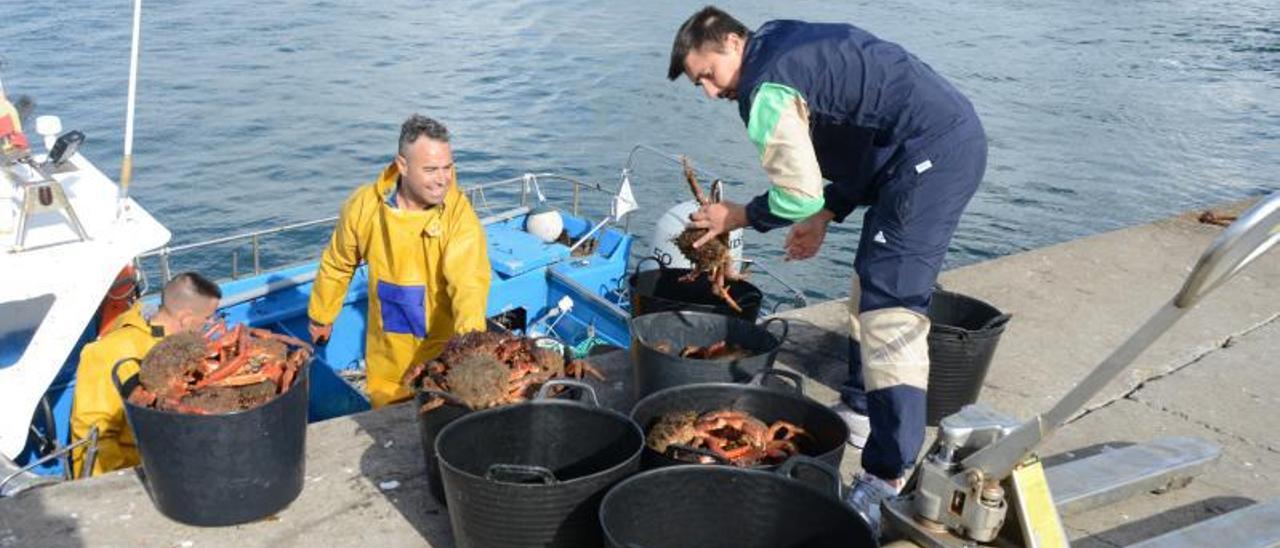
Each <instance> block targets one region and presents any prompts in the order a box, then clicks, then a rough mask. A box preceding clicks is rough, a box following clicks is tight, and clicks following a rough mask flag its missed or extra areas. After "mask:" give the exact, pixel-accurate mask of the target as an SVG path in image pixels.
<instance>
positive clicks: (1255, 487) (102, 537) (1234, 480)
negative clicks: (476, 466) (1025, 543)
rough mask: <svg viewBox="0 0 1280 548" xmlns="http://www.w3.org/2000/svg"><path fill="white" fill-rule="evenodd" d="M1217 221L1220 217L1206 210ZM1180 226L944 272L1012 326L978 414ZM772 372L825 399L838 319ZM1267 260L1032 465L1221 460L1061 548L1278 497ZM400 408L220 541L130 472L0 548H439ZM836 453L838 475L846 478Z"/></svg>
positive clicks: (1122, 329) (1279, 363)
mask: <svg viewBox="0 0 1280 548" xmlns="http://www.w3.org/2000/svg"><path fill="white" fill-rule="evenodd" d="M1219 211H1221V210H1219ZM1221 230H1222V229H1221V228H1220V227H1218V226H1214V225H1208V224H1201V223H1199V222H1198V221H1197V220H1196V218H1195V215H1193V214H1188V215H1183V216H1179V217H1175V218H1170V219H1166V220H1162V221H1158V222H1155V223H1152V224H1148V225H1143V226H1138V227H1134V228H1129V229H1124V230H1119V231H1115V232H1109V233H1105V234H1100V235H1096V236H1093V237H1089V238H1085V239H1081V240H1076V241H1073V242H1068V243H1064V244H1060V245H1056V246H1052V247H1048V248H1044V249H1039V250H1035V251H1031V252H1026V253H1022V254H1018V255H1013V256H1009V257H1004V258H1000V259H996V260H992V261H988V262H985V263H981V264H977V265H972V266H968V267H965V268H960V269H956V270H952V271H948V272H946V273H945V274H944V275H943V277H942V279H941V283H942V284H943V285H944V286H945V287H946V288H947V289H949V290H952V291H958V292H961V293H964V294H967V295H972V296H975V297H978V298H980V299H983V300H985V301H988V302H990V303H992V304H994V305H995V306H997V307H998V308H1000V309H1002V310H1003V311H1006V312H1009V313H1012V314H1013V320H1012V321H1011V322H1010V324H1009V327H1008V329H1007V330H1006V332H1005V334H1004V337H1003V339H1002V341H1001V343H1000V347H999V350H998V351H997V353H996V356H995V361H994V363H993V364H992V368H991V371H990V373H989V375H988V378H987V383H986V385H985V387H984V388H983V391H982V395H981V400H982V401H984V402H986V403H988V404H989V405H991V406H993V407H995V408H997V409H1000V410H1003V411H1005V412H1007V413H1010V414H1013V415H1015V416H1018V417H1027V416H1030V415H1032V414H1034V413H1036V412H1040V411H1044V410H1047V409H1048V408H1049V407H1050V406H1051V405H1052V404H1053V403H1055V402H1056V401H1057V399H1058V398H1059V397H1060V396H1061V395H1063V394H1064V393H1065V392H1066V391H1067V390H1068V389H1070V388H1071V387H1072V386H1073V385H1074V383H1076V382H1077V381H1079V380H1080V379H1081V378H1083V376H1084V375H1085V374H1086V373H1087V372H1088V371H1089V370H1090V369H1092V368H1093V366H1094V365H1096V364H1097V363H1098V362H1099V361H1100V360H1102V358H1104V357H1105V356H1106V355H1107V354H1108V353H1109V352H1110V351H1111V350H1113V349H1114V348H1115V347H1116V346H1117V345H1118V344H1119V343H1120V342H1121V341H1123V340H1124V339H1125V338H1127V337H1128V336H1129V334H1130V333H1131V332H1132V330H1133V329H1134V328H1136V327H1137V325H1139V324H1140V323H1141V322H1142V321H1143V320H1145V319H1146V318H1147V317H1148V316H1149V315H1150V314H1151V313H1152V312H1153V311H1155V310H1156V309H1157V308H1158V307H1159V306H1160V305H1161V304H1163V303H1164V302H1166V301H1167V300H1169V299H1170V298H1171V297H1172V296H1173V294H1174V293H1175V292H1176V291H1177V289H1178V288H1179V287H1180V286H1181V284H1182V281H1183V279H1184V277H1185V276H1186V274H1187V273H1188V272H1189V271H1190V268H1191V266H1192V265H1193V264H1194V263H1195V260H1196V259H1197V258H1198V257H1199V255H1200V253H1201V251H1203V250H1204V248H1205V247H1206V246H1207V245H1208V244H1209V242H1210V241H1211V240H1212V239H1213V238H1214V237H1215V236H1216V235H1217V234H1218V233H1219V232H1220V231H1221ZM780 315H781V316H784V317H788V318H790V319H792V320H794V322H793V326H792V330H791V333H792V337H791V338H790V340H789V342H788V343H787V344H786V345H785V347H784V348H783V351H782V353H781V354H780V357H779V361H780V362H781V363H782V364H783V365H784V366H786V367H789V368H792V369H795V370H798V371H801V372H804V373H806V374H807V375H809V376H810V377H811V378H812V380H813V382H809V383H808V384H807V387H808V390H807V391H808V394H809V395H810V396H812V397H814V398H815V399H818V400H820V401H823V402H824V403H830V402H834V401H835V398H836V394H835V391H834V390H833V388H834V387H836V386H838V385H839V383H840V382H841V381H842V380H843V376H844V363H845V358H844V354H845V351H846V350H845V348H846V343H845V337H846V334H847V330H848V328H847V317H846V313H845V308H844V303H843V302H840V301H832V302H826V303H822V304H819V305H816V306H812V307H809V308H805V309H799V310H792V311H788V312H785V313H782V314H780ZM596 362H597V364H598V365H599V366H600V367H602V368H603V369H605V371H606V374H608V375H609V378H610V382H608V383H605V384H604V385H602V386H601V387H600V388H601V392H602V395H603V396H604V399H605V403H606V404H608V405H611V406H614V407H617V408H619V409H626V408H628V407H629V405H630V403H631V401H632V400H631V398H630V395H629V393H628V392H629V380H630V375H629V373H628V370H627V369H628V364H627V357H626V354H624V353H614V354H611V355H606V356H602V357H601V358H599V359H597V360H596ZM1275 417H1280V252H1272V253H1270V254H1269V255H1267V256H1264V257H1262V258H1261V259H1259V260H1258V261H1256V262H1255V264H1254V265H1252V266H1251V267H1250V268H1249V269H1248V270H1246V271H1244V272H1242V273H1241V274H1240V275H1238V276H1237V277H1236V279H1234V280H1233V281H1231V282H1229V283H1228V284H1227V285H1224V286H1223V287H1221V288H1220V289H1219V290H1218V291H1217V292H1216V293H1214V294H1212V295H1210V296H1209V298H1208V299H1207V300H1206V301H1205V302H1204V303H1202V304H1201V305H1200V306H1199V307H1198V308H1197V309H1196V310H1194V311H1192V312H1191V313H1190V314H1188V315H1187V317H1185V318H1184V319H1183V321H1182V322H1181V323H1179V324H1178V325H1177V326H1175V327H1174V329H1173V330H1172V331H1170V332H1169V333H1168V334H1167V335H1166V336H1165V337H1164V338H1163V339H1161V340H1160V341H1159V342H1157V343H1156V344H1155V345H1154V346H1152V348H1151V349H1149V350H1148V351H1147V352H1146V353H1145V354H1144V355H1143V356H1142V357H1141V358H1140V359H1139V361H1138V363H1137V364H1135V365H1134V366H1133V367H1132V368H1131V369H1130V370H1129V371H1128V372H1127V373H1126V374H1125V375H1123V376H1122V378H1121V379H1120V380H1117V381H1116V382H1114V383H1113V384H1112V385H1111V386H1110V387H1108V388H1107V389H1106V390H1105V391H1104V392H1103V394H1102V395H1100V396H1099V397H1098V398H1097V399H1096V400H1095V401H1094V402H1093V403H1092V404H1091V405H1090V408H1089V410H1088V411H1086V412H1085V413H1083V414H1082V415H1081V416H1079V417H1078V418H1077V419H1076V420H1074V421H1073V422H1072V423H1071V424H1070V425H1069V426H1068V427H1067V428H1065V429H1063V430H1062V431H1061V432H1060V433H1059V435H1058V436H1057V437H1055V438H1053V439H1051V440H1050V441H1049V442H1048V444H1047V446H1046V447H1045V448H1044V450H1043V451H1042V454H1043V455H1045V456H1047V459H1046V460H1047V461H1048V462H1050V463H1054V462H1063V461H1066V460H1070V459H1073V458H1077V457H1079V456H1083V455H1088V454H1093V453H1096V452H1098V451H1105V450H1107V449H1108V448H1115V447H1121V446H1124V445H1128V444H1132V443H1140V442H1144V441H1149V440H1151V439H1154V438H1158V437H1164V436H1171V435H1184V436H1197V437H1201V438H1205V439H1207V440H1210V441H1212V442H1215V443H1217V444H1219V445H1220V446H1221V447H1222V457H1221V459H1219V460H1218V461H1217V462H1216V463H1215V464H1213V465H1211V466H1210V468H1209V469H1208V470H1207V472H1206V473H1205V474H1204V475H1203V476H1201V477H1199V478H1197V479H1196V480H1195V481H1193V482H1192V483H1191V484H1190V485H1189V486H1187V487H1185V488H1182V489H1178V490H1174V491H1170V492H1166V493H1163V494H1144V495H1139V496H1137V497H1134V498H1132V499H1129V500H1127V501H1124V502H1122V503H1119V504H1117V505H1114V506H1109V507H1107V508H1104V509H1100V510H1094V511H1091V512H1085V513H1082V514H1076V515H1069V516H1065V518H1064V519H1065V522H1066V526H1067V530H1068V534H1069V535H1070V536H1071V538H1072V540H1073V543H1074V545H1076V546H1122V545H1126V544H1130V543H1133V542H1136V541H1138V540H1142V539H1147V538H1150V537H1153V536H1156V535H1159V534H1161V533H1164V532H1167V531H1170V530H1173V529H1177V528H1179V527H1183V526H1186V525H1189V524H1191V523H1194V522H1198V521H1201V520H1204V519H1207V518H1211V517H1214V516H1217V515H1220V514H1222V513H1225V512H1229V511H1232V510H1236V509H1239V508H1242V507H1245V506H1249V505H1252V504H1255V503H1258V502H1262V501H1266V500H1268V499H1271V498H1273V497H1278V496H1280V442H1276V441H1274V440H1272V439H1271V437H1272V431H1271V430H1270V428H1269V427H1268V426H1267V424H1269V423H1270V421H1271V420H1275ZM421 451H422V448H421V444H420V441H419V439H418V430H417V423H416V418H415V416H414V409H413V408H412V406H411V405H396V406H392V407H390V408H387V409H383V410H379V411H374V412H369V413H363V414H359V415H353V416H349V417H343V418H339V419H333V420H329V421H325V422H322V423H317V424H313V425H311V427H310V430H309V431H308V444H307V464H306V467H307V479H306V487H305V488H304V490H303V492H302V495H301V496H300V497H299V498H298V500H296V501H295V502H294V503H293V504H292V505H291V506H290V507H289V508H287V509H286V510H285V511H283V512H281V513H280V514H278V515H276V516H273V517H271V518H268V519H265V520H262V521H259V522H255V523H251V524H248V525H243V526H237V527H225V528H212V529H204V528H194V527H188V526H183V525H180V524H177V523H175V522H172V521H169V520H168V519H166V518H164V517H163V516H162V515H160V514H159V513H158V512H157V511H156V510H155V508H154V507H153V506H152V504H151V501H150V500H149V499H148V497H147V494H146V491H145V489H144V488H143V486H142V484H141V482H140V480H139V477H138V474H137V473H136V472H135V471H122V472H117V473H114V474H110V475H107V476H105V477H100V478H94V479H91V480H85V481H77V482H73V483H70V484H64V485H59V486H55V487H49V488H43V489H37V490H34V491H31V492H28V493H25V494H23V495H21V496H19V497H17V498H14V499H7V500H0V547H10V546H69V547H75V546H85V547H89V546H93V547H99V546H101V547H106V546H117V547H127V548H142V547H153V546H155V547H162V546H163V547H173V546H177V547H195V546H236V547H251V546H316V545H318V546H357V545H360V546H363V545H371V546H423V545H428V546H436V547H446V546H453V542H452V538H451V533H450V528H449V520H448V515H447V513H446V512H445V510H444V509H443V508H441V507H439V506H438V505H437V504H436V503H435V502H434V501H433V500H431V498H430V497H429V495H427V491H426V483H425V481H426V480H425V475H424V471H423V468H424V465H423V462H422V453H421ZM857 457H858V455H857V452H856V451H852V450H850V451H848V452H847V455H846V459H845V463H844V466H843V468H842V472H843V473H844V474H845V476H846V479H847V478H848V477H850V476H851V475H852V474H853V473H854V472H856V470H857V462H858V458H857Z"/></svg>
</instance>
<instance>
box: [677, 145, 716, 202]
mask: <svg viewBox="0 0 1280 548" xmlns="http://www.w3.org/2000/svg"><path fill="white" fill-rule="evenodd" d="M680 163H681V164H683V165H684V179H685V180H686V181H688V182H689V189H690V190H692V191H693V198H694V199H695V200H697V201H698V204H699V205H707V204H709V203H711V201H710V200H707V196H706V195H705V194H703V193H702V185H700V184H698V177H697V175H694V173H693V165H692V164H690V163H689V158H688V157H687V156H681V157H680Z"/></svg>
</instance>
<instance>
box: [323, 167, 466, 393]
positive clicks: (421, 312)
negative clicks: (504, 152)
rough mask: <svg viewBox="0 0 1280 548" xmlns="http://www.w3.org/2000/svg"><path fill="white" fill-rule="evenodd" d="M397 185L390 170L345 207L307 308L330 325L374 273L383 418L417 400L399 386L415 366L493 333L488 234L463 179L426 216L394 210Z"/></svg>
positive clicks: (371, 376) (370, 335)
mask: <svg viewBox="0 0 1280 548" xmlns="http://www.w3.org/2000/svg"><path fill="white" fill-rule="evenodd" d="M399 178H400V173H399V170H398V169H397V168H396V164H395V163H394V162H392V163H391V165H390V166H388V167H387V168H386V169H385V170H383V172H382V176H381V177H379V179H378V181H377V182H375V183H373V184H370V185H365V186H362V187H360V188H359V189H357V190H356V191H355V192H353V193H352V194H351V196H350V197H349V198H347V201H346V203H345V204H344V205H343V206H342V213H341V215H340V216H339V218H338V224H337V226H335V227H334V229H333V237H332V238H331V239H330V241H329V247H328V248H327V249H325V252H324V256H322V257H321V259H320V269H319V271H318V272H317V273H316V280H315V284H314V286H313V287H312V289H311V302H310V305H309V306H308V308H307V314H308V315H309V316H310V317H311V320H312V321H314V322H316V323H318V324H323V325H329V324H332V323H333V321H334V320H336V319H337V317H338V313H339V312H341V310H342V303H343V300H344V298H345V297H346V295H347V286H348V285H349V284H350V282H351V276H352V274H353V273H354V272H355V270H356V268H357V267H358V266H359V264H360V262H361V261H363V262H366V263H368V265H369V317H368V330H367V332H366V334H365V363H366V364H367V372H366V374H367V378H368V385H367V390H368V393H369V399H370V400H371V401H372V403H373V406H374V407H375V408H376V407H381V406H383V405H386V404H388V403H393V402H396V401H399V400H402V399H406V398H408V397H410V396H411V394H410V393H409V392H408V391H406V390H405V389H404V388H402V387H401V386H400V377H401V375H403V374H404V371H405V370H406V369H408V368H409V366H411V365H413V364H416V363H421V362H424V361H427V360H430V359H432V358H435V357H436V356H437V355H439V354H440V351H441V350H442V349H443V348H444V343H445V342H446V341H448V340H449V338H450V337H452V336H453V335H455V334H457V333H464V332H467V331H478V330H483V329H485V306H486V302H487V300H488V297H489V276H490V266H489V254H488V251H487V249H486V246H485V239H484V229H483V227H481V226H480V219H479V218H477V217H476V213H475V211H474V210H473V209H472V208H471V203H470V202H469V201H468V200H467V198H466V197H465V196H463V195H462V193H461V192H460V191H459V190H458V182H457V177H456V175H455V177H454V180H453V182H452V183H450V185H449V190H448V191H447V192H445V197H444V203H443V204H442V205H438V206H436V207H432V208H430V209H428V210H426V211H406V210H403V209H398V208H396V207H395V206H394V201H392V202H390V203H388V198H389V197H391V198H392V199H394V195H393V193H394V191H395V189H396V184H397V182H398V181H399Z"/></svg>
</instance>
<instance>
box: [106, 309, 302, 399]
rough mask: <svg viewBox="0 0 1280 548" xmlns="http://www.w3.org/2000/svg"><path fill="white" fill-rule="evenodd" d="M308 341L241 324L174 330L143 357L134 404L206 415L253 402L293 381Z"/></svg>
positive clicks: (266, 397)
mask: <svg viewBox="0 0 1280 548" xmlns="http://www.w3.org/2000/svg"><path fill="white" fill-rule="evenodd" d="M310 357H311V345H308V344H307V343H305V342H302V341H300V340H298V339H296V338H293V337H290V336H288V335H282V334H279V333H272V332H271V331H268V330H266V329H257V328H252V327H248V326H246V325H244V324H239V325H236V326H235V327H234V328H232V329H227V325H226V323H224V322H219V323H217V324H216V325H214V326H213V328H211V329H209V330H208V331H206V332H205V333H204V334H203V335H200V334H197V333H177V334H174V335H170V336H168V337H165V338H164V339H163V340H161V341H160V342H158V343H156V345H155V346H154V347H152V348H151V351H149V352H147V355H146V356H145V357H144V358H143V359H142V363H141V366H140V368H139V372H138V381H139V385H138V387H137V388H135V389H134V390H133V392H131V393H130V394H129V401H130V402H132V403H133V404H135V405H139V406H143V407H150V406H154V407H155V408H157V409H163V410H168V411H177V412H179V413H191V414H197V415H211V414H218V413H227V412H231V411H240V410H244V409H249V408H252V407H256V406H258V405H261V404H263V403H266V402H267V401H268V400H270V399H272V398H273V397H275V396H276V395H277V394H283V393H284V392H286V391H287V390H289V389H290V388H291V387H292V386H293V381H294V379H295V378H297V375H298V369H300V368H302V367H304V366H305V365H306V363H307V360H308V359H309V358H310Z"/></svg>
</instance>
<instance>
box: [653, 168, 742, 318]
mask: <svg viewBox="0 0 1280 548" xmlns="http://www.w3.org/2000/svg"><path fill="white" fill-rule="evenodd" d="M681 162H682V163H683V164H684V178H685V180H686V181H688V183H689V189H690V190H692V191H693V197H694V199H695V200H697V201H698V205H700V206H705V205H707V204H710V203H712V200H709V199H708V198H707V196H706V194H703V192H702V185H700V184H698V177H697V176H696V175H695V174H694V173H693V166H692V165H690V164H689V159H688V158H681ZM706 233H707V229H705V228H694V227H688V228H685V229H684V231H683V232H681V233H680V234H679V235H677V236H676V237H675V238H674V239H673V240H671V241H672V243H674V244H676V247H677V248H679V249H680V253H681V254H683V255H684V256H685V258H686V259H689V262H690V263H691V271H690V272H689V273H688V274H686V275H685V276H682V277H681V278H680V281H682V282H692V281H694V280H697V279H698V276H700V275H702V274H703V273H705V274H706V275H707V278H708V279H709V280H710V281H711V291H712V293H715V294H716V296H717V297H720V299H721V300H723V301H724V302H725V304H728V305H729V307H730V308H732V309H733V310H734V312H742V307H740V306H738V302H737V301H735V300H734V299H733V297H732V296H731V295H729V288H728V286H727V284H728V283H729V282H734V281H738V280H743V279H745V278H746V276H743V275H742V274H739V273H738V272H736V271H735V270H734V269H733V257H732V256H731V255H730V254H729V235H728V234H721V235H719V236H717V237H716V238H713V239H712V240H710V241H708V242H706V243H704V244H702V247H693V244H694V242H697V241H698V240H699V239H700V238H702V237H703V236H704V235H706Z"/></svg>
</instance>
